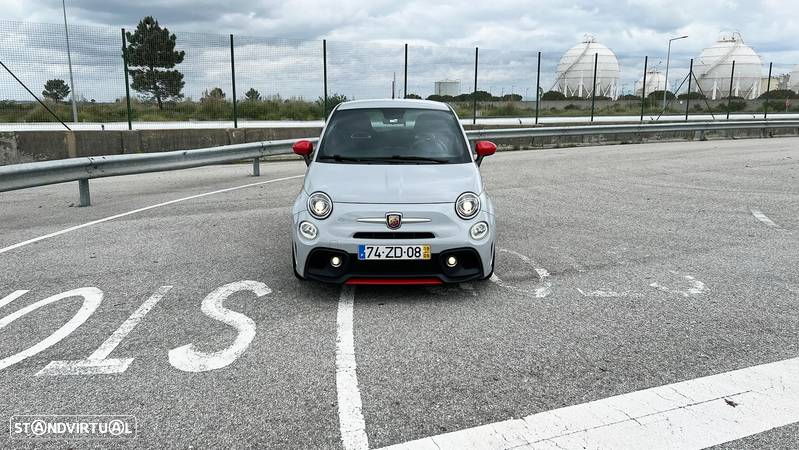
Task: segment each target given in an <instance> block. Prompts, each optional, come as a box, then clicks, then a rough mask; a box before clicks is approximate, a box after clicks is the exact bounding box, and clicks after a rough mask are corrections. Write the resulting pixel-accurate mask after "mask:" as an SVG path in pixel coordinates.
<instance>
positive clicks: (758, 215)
mask: <svg viewBox="0 0 799 450" xmlns="http://www.w3.org/2000/svg"><path fill="white" fill-rule="evenodd" d="M750 211H752V215H753V216H755V219H757V220H759V221H761V222H763V223H764V224H766V225H768V226H770V227H771V228H776V229H778V230H779V229H780V226H779V225H777V224H776V223H774V221H773V220H771V219H769V218H768V216H767V215H765V214H763V213H762V212H760V211H758V210H756V209H751V210H750Z"/></svg>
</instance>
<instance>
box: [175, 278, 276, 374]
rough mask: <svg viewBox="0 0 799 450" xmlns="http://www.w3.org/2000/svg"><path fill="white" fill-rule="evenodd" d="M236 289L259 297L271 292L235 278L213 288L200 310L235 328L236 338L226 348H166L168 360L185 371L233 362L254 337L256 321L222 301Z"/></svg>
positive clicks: (262, 285)
mask: <svg viewBox="0 0 799 450" xmlns="http://www.w3.org/2000/svg"><path fill="white" fill-rule="evenodd" d="M239 291H251V292H253V293H255V295H256V296H258V297H263V296H264V295H267V294H269V293H271V292H272V290H271V289H269V287H267V286H266V285H265V284H263V283H261V282H258V281H246V280H245V281H236V282H233V283H229V284H226V285H224V286H221V287H219V288H217V289H215V290H214V291H213V292H211V293H210V294H208V295H207V296H206V297H205V298H204V299H203V303H202V307H201V310H202V312H203V313H204V314H205V315H206V316H208V317H210V318H212V319H214V320H218V321H220V322H222V323H224V324H226V325H229V326H231V327H233V328H235V329H236V331H238V334H237V335H236V339H235V340H234V341H233V343H232V344H230V346H229V347H227V348H224V349H222V350H218V351H215V352H203V351H200V350H197V347H196V346H195V345H194V344H188V345H184V346H182V347H178V348H174V349H172V350H170V351H169V363H170V364H172V366H173V367H175V368H176V369H179V370H182V371H184V372H207V371H209V370H215V369H221V368H223V367H227V366H228V365H230V364H232V363H233V361H235V360H237V359H238V358H239V357H240V356H241V355H242V354H243V353H244V352H245V351H246V350H247V347H249V346H250V342H252V340H253V339H254V338H255V321H254V320H252V319H250V318H249V317H247V316H245V315H244V314H241V313H238V312H235V311H231V310H229V309H227V308H225V307H224V306H223V303H224V302H225V300H226V299H227V298H228V297H230V296H231V295H232V294H234V293H236V292H239Z"/></svg>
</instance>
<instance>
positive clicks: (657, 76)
mask: <svg viewBox="0 0 799 450" xmlns="http://www.w3.org/2000/svg"><path fill="white" fill-rule="evenodd" d="M643 84H644V80H643V78H642V79H640V80H638V81H636V82H635V95H638V96H640V95H641V94H642V93H643V94H644V95H649V94H651V93H653V92H655V91H662V90H664V89H666V76H665V75H663V73H662V72H661V71H659V70H658V69H656V68H654V67H650V68H649V69H647V70H646V92H645V93H644V92H642V91H643V90H642V89H641V87H642V86H643Z"/></svg>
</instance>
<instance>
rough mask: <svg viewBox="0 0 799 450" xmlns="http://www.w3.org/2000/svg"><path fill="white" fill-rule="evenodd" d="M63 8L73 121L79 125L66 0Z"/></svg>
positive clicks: (63, 0)
mask: <svg viewBox="0 0 799 450" xmlns="http://www.w3.org/2000/svg"><path fill="white" fill-rule="evenodd" d="M61 8H62V9H63V10H64V35H65V36H66V38H67V63H69V87H70V89H72V121H73V122H75V123H78V104H77V102H76V101H75V96H76V95H77V92H75V79H74V77H73V76H72V54H71V52H70V50H69V30H68V29H67V5H66V3H65V0H61Z"/></svg>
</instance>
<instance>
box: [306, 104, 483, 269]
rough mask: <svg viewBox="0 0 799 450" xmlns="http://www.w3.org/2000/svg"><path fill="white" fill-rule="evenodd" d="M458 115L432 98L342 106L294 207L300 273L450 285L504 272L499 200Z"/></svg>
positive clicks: (309, 159) (312, 155)
mask: <svg viewBox="0 0 799 450" xmlns="http://www.w3.org/2000/svg"><path fill="white" fill-rule="evenodd" d="M474 147H475V148H474V150H475V153H474V154H473V153H472V151H471V150H470V147H469V144H468V140H467V138H466V134H465V133H464V131H463V127H462V126H461V125H460V122H459V121H458V117H457V115H456V114H455V112H454V111H453V110H452V108H450V107H449V106H448V105H446V104H444V103H438V102H432V101H423V100H361V101H352V102H345V103H341V104H339V105H338V106H337V107H336V108H335V109H334V110H333V112H332V113H331V114H330V118H329V120H328V121H327V124H326V126H325V128H324V129H323V130H322V137H321V139H320V140H319V145H318V148H317V149H316V151H314V145H313V144H312V143H311V142H310V141H299V142H297V143H295V144H294V152H295V153H297V154H298V155H301V156H302V157H303V158H304V159H305V162H306V164H307V165H308V170H307V172H306V174H305V183H304V185H303V189H302V191H301V192H300V194H299V195H298V196H297V200H296V201H295V202H294V207H293V209H292V218H293V225H294V226H293V232H292V236H293V246H292V254H293V264H294V273H295V275H297V277H299V278H302V279H312V280H317V281H322V282H329V283H347V284H442V283H459V282H465V281H471V280H480V279H486V278H488V277H490V276H491V274H492V273H493V269H494V242H495V237H496V229H495V222H494V206H493V204H492V203H491V199H490V198H489V197H488V194H487V193H486V192H485V190H484V188H483V181H482V178H481V176H480V170H479V166H480V163H481V162H482V159H483V157H485V156H488V155H491V154H493V153H494V152H495V151H496V145H494V144H493V143H491V142H488V141H478V142H476V143H475V146H474Z"/></svg>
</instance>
